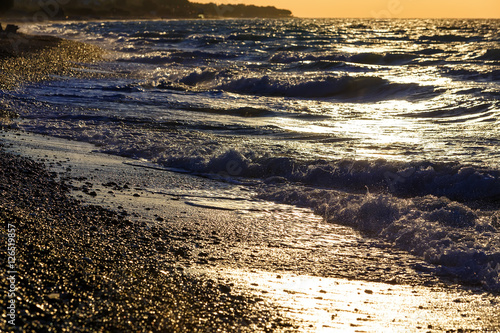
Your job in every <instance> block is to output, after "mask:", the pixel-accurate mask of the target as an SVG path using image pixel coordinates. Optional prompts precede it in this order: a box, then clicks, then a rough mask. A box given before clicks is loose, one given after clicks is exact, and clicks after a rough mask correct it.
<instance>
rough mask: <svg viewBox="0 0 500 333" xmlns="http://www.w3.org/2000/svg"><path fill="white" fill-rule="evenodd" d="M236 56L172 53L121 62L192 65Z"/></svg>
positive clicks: (126, 59)
mask: <svg viewBox="0 0 500 333" xmlns="http://www.w3.org/2000/svg"><path fill="white" fill-rule="evenodd" d="M235 57H236V55H234V54H230V53H225V52H206V51H170V52H164V54H161V55H158V54H156V53H155V54H152V55H140V56H133V57H130V58H125V59H119V61H121V62H135V63H144V64H156V65H163V64H168V63H180V64H191V63H200V62H203V61H210V60H223V59H232V58H235Z"/></svg>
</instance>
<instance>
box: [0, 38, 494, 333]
mask: <svg viewBox="0 0 500 333" xmlns="http://www.w3.org/2000/svg"><path fill="white" fill-rule="evenodd" d="M56 45H59V44H56ZM55 48H57V46H54V45H52V46H50V45H49V49H50V50H51V51H50V52H51V53H54V52H53V51H54V50H55ZM36 52H39V51H38V50H36V51H35V53H34V54H36ZM55 53H57V52H55ZM81 60H82V61H83V60H85V59H81ZM49 67H50V66H49ZM67 68H69V70H71V69H70V68H72V67H71V66H69V65H68V67H67ZM52 70H54V68H53V67H50V72H52ZM58 70H59V69H55V72H57V71H58ZM13 71H15V70H14V69H13ZM52 73H53V72H52ZM24 76H25V77H27V80H29V79H30V75H24ZM46 78H47V77H45V79H46ZM40 79H44V78H40ZM9 112H10V113H9ZM15 113H17V112H16V110H7V111H6V112H5V114H6V115H9V114H10V115H11V114H15ZM18 121H22V120H18ZM7 127H8V126H7ZM13 127H15V126H13ZM0 140H1V141H0V142H2V143H3V145H4V147H3V148H2V152H1V153H0V160H1V163H0V168H1V172H0V177H1V178H2V179H1V181H0V184H1V187H0V191H1V199H0V207H1V208H0V220H2V221H3V222H4V223H3V225H5V224H6V223H10V224H12V225H14V226H15V229H16V230H17V231H16V237H15V239H16V270H17V273H16V287H17V288H18V289H16V292H15V294H16V302H17V303H16V310H15V314H16V325H15V328H14V330H17V331H27V332H30V331H33V332H35V331H40V330H46V331H54V332H60V331H72V332H73V331H165V332H170V331H173V332H191V331H200V332H211V331H217V330H219V331H225V332H244V331H249V332H256V331H300V332H304V331H309V332H345V331H365V332H376V331H380V332H388V331H397V332H401V331H409V332H413V331H422V332H427V331H432V332H435V331H436V332H438V331H450V330H455V331H457V330H460V329H461V330H466V331H467V330H469V331H486V330H490V331H495V330H499V329H500V317H499V315H498V313H497V311H496V310H495V309H496V307H497V306H498V302H499V300H498V297H497V296H495V295H490V294H485V293H483V292H482V291H481V290H474V289H463V288H460V287H459V286H458V285H454V284H453V283H451V282H450V281H445V280H442V279H439V278H438V277H435V276H432V275H430V274H428V273H426V269H425V267H426V264H425V263H424V262H423V261H421V260H420V259H419V258H416V257H413V256H410V255H408V254H406V253H405V252H403V251H397V250H394V249H393V248H392V247H390V245H389V244H385V243H382V242H378V241H376V240H370V239H367V238H365V237H363V236H362V235H360V234H359V233H357V232H355V231H353V230H351V229H349V228H345V227H340V226H336V225H332V224H327V223H325V222H323V221H322V220H321V218H319V217H317V216H314V215H313V214H312V213H311V212H310V211H308V210H305V209H300V208H296V207H292V206H287V205H276V204H273V203H268V202H264V201H261V200H258V199H255V196H254V193H253V188H252V186H240V185H237V184H230V183H223V182H220V181H214V180H211V179H207V178H201V177H196V176H193V175H189V174H181V173H174V172H171V171H168V170H163V169H161V168H155V167H151V166H150V165H148V164H147V163H144V162H143V161H137V160H130V159H125V158H120V157H116V156H108V155H105V154H100V153H97V152H95V149H96V147H94V146H92V145H89V144H83V143H77V142H71V141H66V140H62V139H56V138H50V137H43V136H39V135H32V134H27V133H24V132H19V131H16V130H9V131H7V132H1V133H0ZM35 161H36V162H35ZM6 233H7V230H5V229H4V230H2V235H4V236H5V234H6ZM5 238H6V237H4V239H5ZM3 258H4V256H2V261H3V262H4V264H3V265H2V267H6V264H7V263H6V262H5V260H7V259H3ZM2 285H4V286H6V285H8V283H7V281H6V280H5V277H4V276H2ZM2 297H3V300H4V302H3V304H7V301H8V297H7V294H3V296H2ZM7 313H8V311H7V309H6V308H5V307H3V308H2V323H1V326H0V328H2V330H6V329H10V328H11V327H10V326H8V324H7V320H8V319H9V318H7V317H6V315H7Z"/></svg>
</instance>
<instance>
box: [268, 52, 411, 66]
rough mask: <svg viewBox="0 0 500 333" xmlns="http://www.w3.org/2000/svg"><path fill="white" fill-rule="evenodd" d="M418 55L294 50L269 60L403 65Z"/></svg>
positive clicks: (275, 61)
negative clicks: (322, 52)
mask: <svg viewBox="0 0 500 333" xmlns="http://www.w3.org/2000/svg"><path fill="white" fill-rule="evenodd" d="M415 58H417V55H415V54H413V53H397V52H394V53H371V52H367V53H358V54H352V55H345V54H323V55H310V54H307V55H305V54H303V53H293V52H280V53H277V54H275V55H273V56H272V57H271V58H270V59H269V62H271V63H284V64H290V63H296V62H304V61H317V62H319V61H342V62H352V63H359V64H367V65H403V64H407V63H410V62H411V61H413V60H414V59H415Z"/></svg>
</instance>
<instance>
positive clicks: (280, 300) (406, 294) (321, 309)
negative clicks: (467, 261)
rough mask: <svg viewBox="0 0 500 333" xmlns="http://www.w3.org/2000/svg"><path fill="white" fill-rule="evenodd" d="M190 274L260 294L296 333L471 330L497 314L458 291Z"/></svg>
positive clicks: (225, 272)
mask: <svg viewBox="0 0 500 333" xmlns="http://www.w3.org/2000/svg"><path fill="white" fill-rule="evenodd" d="M189 273H191V274H197V275H198V274H203V275H205V274H209V275H211V276H212V277H214V275H216V276H215V277H217V278H219V279H224V280H226V281H227V280H230V281H232V282H233V283H234V290H235V292H241V293H248V292H251V293H252V294H253V295H259V297H261V298H262V299H264V302H266V303H269V304H270V305H271V306H273V307H275V308H278V309H282V310H285V311H286V312H287V313H288V314H289V315H290V316H291V317H292V319H294V320H296V321H297V322H298V323H299V325H300V326H301V327H300V331H301V332H360V331H364V332H418V331H422V332H426V331H428V330H429V329H438V330H440V331H441V330H443V331H446V330H447V329H450V328H454V327H464V328H467V329H470V330H476V329H485V328H487V327H488V326H487V325H488V321H489V319H491V318H492V316H495V315H496V314H495V312H496V310H495V309H494V307H492V306H491V301H490V300H489V299H488V298H485V297H481V295H475V294H473V293H466V292H459V291H445V290H437V289H431V288H427V287H412V286H406V285H390V284H384V283H378V282H365V281H350V280H345V279H336V278H322V277H316V276H308V275H295V274H288V273H271V272H263V271H253V272H248V271H244V270H239V269H230V268H227V269H220V270H218V272H209V271H204V270H200V269H197V268H192V269H190V270H189Z"/></svg>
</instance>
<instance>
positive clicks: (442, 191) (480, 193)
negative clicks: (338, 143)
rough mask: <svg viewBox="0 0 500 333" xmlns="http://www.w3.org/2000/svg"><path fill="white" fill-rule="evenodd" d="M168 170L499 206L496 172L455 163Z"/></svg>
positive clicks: (286, 160)
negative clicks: (232, 171) (227, 173)
mask: <svg viewBox="0 0 500 333" xmlns="http://www.w3.org/2000/svg"><path fill="white" fill-rule="evenodd" d="M158 162H159V163H161V164H164V165H165V166H169V167H178V168H184V169H186V170H189V171H192V172H196V173H206V174H209V173H220V172H224V171H225V170H226V166H227V164H228V163H232V164H235V165H237V166H238V169H239V170H240V171H239V173H238V174H235V175H234V176H239V177H246V178H257V179H263V180H264V181H268V179H270V181H272V179H274V178H275V177H279V178H280V179H283V180H286V181H287V182H292V183H298V184H304V185H308V186H315V187H322V188H330V189H337V190H343V191H349V192H354V193H363V192H365V191H366V190H367V189H368V190H369V191H370V192H372V193H390V194H392V195H394V196H397V197H400V198H409V197H417V196H426V195H433V196H437V197H446V198H448V199H450V200H454V201H458V202H479V201H481V202H499V201H500V171H499V170H495V169H488V168H480V167H474V166H467V165H462V164H460V163H435V162H426V161H423V162H412V163H403V162H388V161H384V160H377V161H352V160H337V161H331V162H329V161H324V160H317V161H309V162H304V161H302V162H298V161H296V160H294V159H293V158H291V157H265V156H256V155H255V153H254V152H242V151H237V150H229V151H225V152H222V153H217V154H212V155H208V156H204V157H203V158H201V159H200V157H199V156H196V158H194V159H193V158H190V157H189V156H187V155H182V157H177V156H172V155H171V156H168V157H164V158H163V159H161V160H160V161H158Z"/></svg>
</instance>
